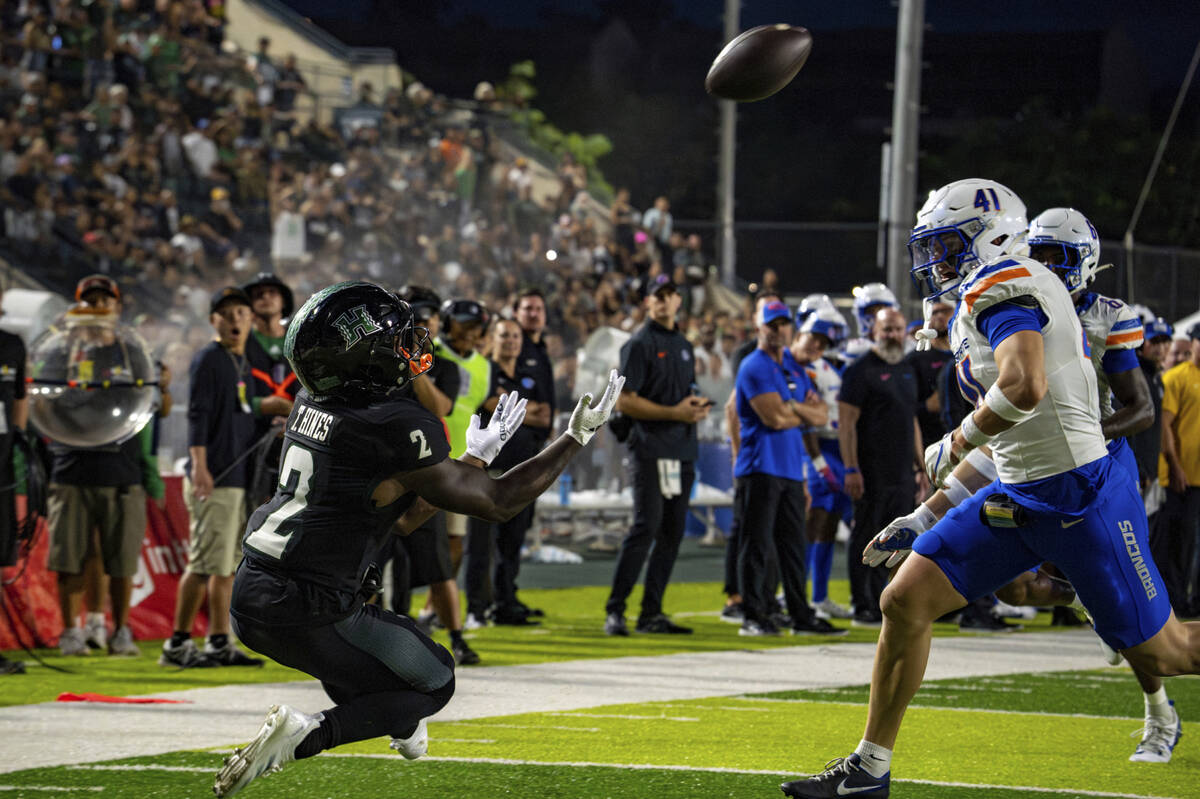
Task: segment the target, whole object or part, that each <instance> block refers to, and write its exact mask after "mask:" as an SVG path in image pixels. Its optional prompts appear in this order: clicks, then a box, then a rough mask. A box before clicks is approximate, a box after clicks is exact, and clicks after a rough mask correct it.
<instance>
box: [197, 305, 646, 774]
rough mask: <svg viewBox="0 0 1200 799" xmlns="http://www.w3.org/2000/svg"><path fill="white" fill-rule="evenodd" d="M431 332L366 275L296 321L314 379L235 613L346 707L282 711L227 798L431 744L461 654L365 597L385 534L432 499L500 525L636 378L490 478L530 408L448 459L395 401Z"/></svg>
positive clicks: (416, 369) (441, 440)
mask: <svg viewBox="0 0 1200 799" xmlns="http://www.w3.org/2000/svg"><path fill="white" fill-rule="evenodd" d="M427 338H428V337H427V335H426V333H425V331H424V330H423V329H422V328H419V327H416V326H415V325H414V323H413V316H412V311H411V309H410V308H409V306H408V304H407V303H405V302H404V301H403V300H400V299H399V298H398V297H396V296H395V295H394V294H392V293H390V292H388V291H386V290H384V289H382V288H380V287H379V286H375V285H373V284H370V283H358V282H350V283H338V284H337V285H334V286H330V287H329V288H326V289H324V290H322V291H319V292H317V293H316V294H314V295H313V296H312V298H311V299H309V301H308V302H307V303H305V304H304V307H303V308H301V309H300V312H299V313H298V314H297V315H296V318H295V320H294V321H293V322H292V323H291V325H290V326H289V328H288V334H287V340H286V342H285V346H284V353H285V355H286V356H287V358H288V360H289V361H291V363H292V367H293V369H294V370H295V373H296V375H297V377H298V378H299V379H300V382H301V383H302V384H303V386H304V388H303V390H302V391H301V392H300V394H299V395H298V396H297V397H296V404H295V407H294V408H293V410H292V414H291V416H290V417H289V418H288V422H287V426H286V433H285V443H284V449H283V461H282V463H281V466H280V476H279V485H278V488H277V490H276V493H275V497H274V498H273V499H272V500H271V501H270V502H268V503H267V504H266V505H263V506H262V507H260V508H259V509H258V510H257V511H255V512H254V514H253V515H252V516H251V517H250V521H249V523H248V524H247V527H246V537H245V539H244V540H243V543H242V547H243V551H244V553H245V555H244V559H243V561H242V564H241V566H240V567H239V568H238V572H237V577H236V579H235V582H234V589H233V601H232V605H231V609H230V610H231V614H232V616H233V626H234V629H235V630H236V632H237V636H238V638H239V639H240V640H241V641H242V642H243V643H244V644H246V645H247V646H249V647H251V648H253V649H255V650H257V651H258V652H260V653H262V654H264V655H267V656H269V657H271V658H273V659H275V660H277V661H278V662H280V663H283V664H285V665H288V666H291V667H293V668H296V669H300V670H301V671H304V672H306V673H308V674H311V675H313V676H314V677H316V678H317V679H319V680H320V681H321V684H322V686H323V687H324V688H325V692H326V693H327V694H328V695H329V697H330V698H331V699H332V700H333V702H334V705H333V707H331V708H329V709H327V710H324V711H323V712H321V713H315V714H312V715H309V714H305V713H301V712H300V711H298V710H295V709H293V708H290V707H287V706H276V707H273V708H271V710H270V712H269V713H268V714H267V718H266V721H265V722H264V724H263V726H262V728H261V729H260V730H259V732H258V735H257V736H256V737H255V738H254V740H253V741H251V742H250V743H249V744H247V745H246V746H245V747H244V748H241V749H239V750H236V751H235V752H234V754H233V755H232V756H230V757H229V758H228V759H227V760H226V762H225V766H224V768H222V769H221V771H220V772H219V773H218V774H217V779H216V783H215V784H214V785H213V791H214V792H215V793H216V795H217V796H230V795H232V794H233V793H236V792H237V791H239V790H241V789H242V788H243V787H245V786H246V784H248V783H249V782H250V781H251V780H253V779H254V778H255V777H257V776H260V775H261V774H263V773H265V772H268V771H270V770H273V769H275V768H277V767H279V766H282V765H284V764H286V763H288V762H290V761H292V760H294V759H297V758H305V757H311V756H313V755H315V754H317V753H318V752H321V751H324V750H326V749H330V748H332V747H334V746H338V745H340V744H344V743H349V742H352V741H361V740H364V739H367V738H374V737H377V736H380V735H390V736H392V739H393V740H392V748H394V749H396V750H398V751H399V752H400V753H401V754H402V755H404V756H405V757H407V758H410V759H411V758H416V757H420V756H421V755H423V754H424V753H425V751H426V748H427V745H428V734H427V732H426V727H425V718H426V717H427V716H430V715H432V714H433V713H436V712H437V711H438V710H440V709H441V708H442V707H444V706H445V704H446V703H447V702H448V701H450V697H451V696H452V695H453V693H454V659H453V658H452V657H451V655H450V653H449V652H447V651H446V650H445V649H444V648H443V647H441V646H440V645H438V644H436V643H434V642H433V641H432V640H431V639H430V638H429V637H428V636H426V635H425V634H424V633H422V632H421V631H420V629H419V628H418V627H417V625H416V624H415V623H414V622H413V621H412V620H411V619H408V618H406V617H403V616H398V615H396V614H394V613H391V612H389V611H387V610H384V609H382V608H381V607H379V606H378V605H375V604H365V603H364V600H365V598H366V597H368V596H370V595H371V594H373V593H374V592H375V590H376V587H377V584H378V570H377V569H376V568H375V567H374V564H373V563H372V562H371V561H372V560H373V558H374V557H375V555H376V554H377V553H378V552H379V551H380V548H381V547H380V544H381V542H382V540H383V537H384V536H386V535H388V534H389V533H390V530H391V528H392V525H393V523H395V522H397V520H399V521H400V527H401V529H402V530H404V531H411V530H412V529H414V528H415V527H416V526H417V525H418V524H419V523H420V522H421V521H423V520H424V519H425V518H427V517H428V516H429V515H431V514H432V513H433V512H434V508H435V507H436V508H444V509H446V510H453V511H455V512H458V513H465V514H469V515H471V516H476V517H479V518H482V519H487V520H488V521H494V522H499V521H503V520H506V519H509V518H511V517H512V516H514V515H516V514H517V513H518V512H519V511H520V510H521V509H522V508H524V507H525V506H526V505H528V504H529V503H531V502H533V501H534V500H535V499H537V497H538V496H540V495H541V494H542V493H543V492H544V491H546V490H547V489H548V488H549V487H550V486H551V485H552V484H553V482H554V480H555V479H556V478H557V477H558V475H559V473H560V472H562V470H563V468H564V467H565V466H566V465H567V462H568V461H569V460H570V459H571V457H572V456H573V455H574V454H575V453H576V452H578V451H579V449H580V448H581V447H582V446H584V445H585V444H587V442H588V441H589V440H590V439H591V437H592V436H593V435H594V434H595V432H596V430H597V429H599V427H600V426H601V425H602V424H603V423H604V422H605V421H606V420H607V419H608V416H609V413H610V412H611V411H612V407H613V405H614V404H615V402H616V399H617V397H618V396H619V395H620V393H621V386H622V384H623V383H624V379H623V378H621V377H620V376H619V375H617V373H616V372H615V371H614V372H613V373H612V375H611V376H610V378H609V382H608V386H607V388H606V389H605V392H604V395H603V396H602V397H601V398H600V400H599V402H598V403H597V404H596V406H595V407H592V406H591V400H592V398H591V395H588V394H585V395H584V396H583V397H582V398H580V400H579V404H578V405H577V406H576V407H575V411H574V413H572V415H571V420H570V422H569V423H568V426H567V432H566V433H564V434H563V435H562V436H560V437H559V438H558V439H557V440H556V441H554V442H553V443H552V444H550V445H549V446H548V447H546V448H545V449H544V450H542V451H541V452H540V453H538V455H537V456H535V457H533V458H530V459H529V460H527V461H524V462H523V463H520V464H518V465H516V466H514V467H513V468H512V469H510V470H508V471H507V472H505V473H504V474H503V475H502V476H500V477H498V478H495V479H492V478H491V477H489V476H488V475H487V473H486V472H485V471H484V470H483V469H482V468H479V467H482V466H486V465H487V464H488V463H490V462H491V460H492V458H494V457H495V456H496V454H497V453H498V452H499V451H500V448H501V447H502V446H503V445H504V443H505V442H506V441H507V440H508V439H509V438H510V437H511V433H512V430H513V429H515V427H516V426H518V425H519V424H520V422H521V419H522V418H523V417H524V411H525V408H524V404H523V403H522V402H520V401H518V400H517V397H516V395H515V394H508V395H506V396H505V397H504V398H502V404H500V405H498V406H497V408H496V411H495V412H494V414H493V416H492V421H491V422H490V423H489V424H488V426H487V427H486V428H481V427H480V425H479V420H478V418H475V419H472V420H471V425H470V429H469V430H468V434H467V450H466V454H465V455H464V456H463V459H462V460H461V461H458V460H450V459H449V458H448V457H447V456H448V453H449V451H450V446H449V444H448V442H447V440H446V430H445V427H444V426H443V425H442V421H441V420H440V419H438V418H437V417H436V416H434V415H433V414H431V413H429V412H428V411H427V410H425V409H424V408H423V407H422V406H421V405H420V404H419V403H418V402H416V401H415V400H413V399H408V398H403V397H401V398H397V397H395V396H394V394H395V393H396V392H397V390H398V389H400V388H402V387H403V386H404V384H405V383H407V382H408V381H409V380H410V379H411V378H412V377H413V376H414V375H417V374H420V373H421V372H422V371H424V370H425V369H428V368H429V366H430V365H431V363H432V356H431V355H429V354H427V353H425V352H424V349H425V346H426V344H427Z"/></svg>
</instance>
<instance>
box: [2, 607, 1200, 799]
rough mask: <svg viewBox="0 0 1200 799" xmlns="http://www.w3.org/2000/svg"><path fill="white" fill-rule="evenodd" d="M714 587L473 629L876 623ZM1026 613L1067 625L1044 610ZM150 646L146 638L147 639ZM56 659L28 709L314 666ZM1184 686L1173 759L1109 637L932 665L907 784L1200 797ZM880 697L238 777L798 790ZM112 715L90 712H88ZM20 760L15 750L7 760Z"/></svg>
mask: <svg viewBox="0 0 1200 799" xmlns="http://www.w3.org/2000/svg"><path fill="white" fill-rule="evenodd" d="M838 588H839V589H841V590H840V591H839V592H835V595H837V594H838V593H841V594H844V590H845V589H844V584H843V585H841V586H838ZM715 590H716V586H713V585H708V584H691V585H681V586H675V587H673V588H672V595H671V596H670V600H671V601H670V605H669V606H668V610H669V611H671V612H673V613H674V614H675V615H676V616H677V617H681V618H682V619H688V620H689V622H690V623H692V624H694V625H695V627H696V634H695V635H694V636H691V637H686V638H680V637H670V638H658V637H653V638H652V637H648V636H634V637H632V638H631V639H628V640H626V641H623V642H622V641H616V640H614V639H610V638H607V637H606V636H604V635H603V633H602V632H600V631H599V622H600V617H599V616H598V614H597V610H596V600H597V598H598V596H600V594H599V593H597V592H600V589H594V588H577V589H563V590H558V591H545V592H534V591H528V592H525V593H526V599H527V601H531V602H532V603H534V604H540V605H541V606H542V607H544V608H546V610H547V613H548V618H547V623H546V625H544V627H543V628H525V629H514V628H489V629H486V630H481V631H479V632H478V633H475V634H474V635H473V637H472V641H473V645H474V646H475V647H476V648H477V649H478V650H479V651H480V652H481V654H483V656H484V658H485V662H486V663H487V664H488V665H512V664H518V663H537V662H548V661H555V660H579V659H596V660H599V659H609V658H617V657H620V656H622V655H667V654H670V653H677V652H719V651H729V652H736V651H745V650H757V649H762V648H772V649H774V648H779V647H795V646H797V645H808V646H818V647H827V648H828V649H827V650H821V651H828V652H830V653H834V652H836V648H837V647H839V646H841V645H842V643H844V642H847V641H849V642H859V643H863V642H868V641H871V640H873V638H874V635H875V632H874V631H871V630H856V631H855V632H854V633H853V634H852V635H851V636H848V637H847V638H845V639H836V640H831V639H800V638H790V637H789V638H782V639H777V640H774V641H767V642H762V641H757V640H750V641H747V639H744V638H739V637H738V636H737V635H736V628H735V627H733V626H732V625H728V624H724V623H722V622H720V621H719V620H718V619H717V618H716V616H715V614H714V612H713V611H714V601H717V600H715V599H714V596H715V594H714V592H715ZM842 598H844V596H843V597H842ZM685 614H692V615H685ZM1029 627H1030V629H1031V630H1032V631H1035V632H1050V631H1051V630H1050V628H1049V626H1048V618H1046V617H1045V616H1043V617H1039V619H1037V620H1035V621H1034V622H1032V623H1031V624H1030V625H1029ZM938 633H939V635H943V636H949V635H955V634H956V630H955V628H953V627H951V626H949V625H944V626H943V625H939V629H938ZM152 647H153V644H151V643H149V642H146V643H145V644H144V648H145V649H146V650H150V649H151V648H152ZM48 662H50V663H51V664H53V665H66V666H68V667H69V668H71V669H72V671H73V673H72V674H59V673H56V672H52V671H50V670H48V669H46V668H44V667H40V666H33V667H31V668H30V674H28V675H26V676H25V677H24V678H18V677H14V678H5V679H4V680H3V682H0V703H3V704H4V705H8V706H9V707H10V708H14V706H19V705H22V704H26V703H30V702H40V701H47V700H48V699H52V698H53V696H55V695H57V692H61V691H94V692H98V693H110V694H123V695H133V694H145V693H157V692H163V691H174V690H179V689H183V688H190V687H203V686H206V685H212V684H215V683H219V682H221V681H222V680H224V681H225V682H264V683H271V682H281V681H289V680H301V679H307V678H305V677H304V675H300V674H297V673H296V672H291V671H289V670H286V669H283V668H282V667H279V666H275V665H270V666H268V667H266V668H263V669H251V670H242V671H232V670H214V671H205V672H175V671H168V670H165V669H161V668H159V667H157V666H155V665H154V663H153V659H152V657H151V655H150V654H149V652H147V655H146V656H145V657H143V658H141V659H140V660H136V661H116V660H114V659H110V658H102V657H94V658H86V659H77V660H75V661H71V662H67V661H64V660H63V659H61V658H53V657H51V658H49V660H48ZM604 662H605V663H606V664H613V663H615V664H617V665H618V666H619V664H620V661H619V660H605V661H604ZM1048 668H1049V666H1048ZM685 678H686V675H681V679H685ZM459 679H460V681H467V680H469V679H470V673H469V670H462V673H460V677H459ZM21 680H24V681H25V683H24V685H23V686H22V685H19V682H20V681H21ZM1167 685H1168V691H1169V693H1170V695H1171V697H1172V698H1173V699H1174V700H1175V701H1176V703H1177V708H1178V709H1179V712H1180V715H1181V717H1182V718H1183V719H1184V737H1183V739H1182V740H1181V742H1180V744H1179V746H1178V748H1177V749H1176V752H1175V755H1174V758H1173V760H1172V762H1171V763H1169V764H1166V765H1157V764H1139V763H1130V762H1129V761H1128V757H1129V755H1130V754H1131V753H1132V751H1133V748H1134V746H1135V744H1136V741H1137V738H1136V737H1131V734H1134V733H1135V732H1136V731H1137V730H1139V728H1140V727H1141V721H1142V719H1141V716H1142V702H1141V697H1140V692H1139V691H1138V689H1137V686H1136V683H1135V682H1134V680H1133V678H1132V676H1131V675H1130V673H1129V671H1128V670H1127V669H1125V668H1104V667H1102V664H1101V661H1100V660H1099V657H1098V650H1097V668H1095V669H1089V670H1084V671H1046V672H1039V673H1036V674H1006V675H1004V676H997V677H972V678H969V679H966V678H962V679H957V678H956V679H944V680H936V681H931V682H929V683H927V684H926V685H925V686H924V687H923V688H922V691H921V692H920V693H919V694H918V697H917V700H916V702H915V703H914V706H913V707H912V708H911V709H910V710H909V712H908V715H907V717H906V720H905V725H904V729H903V731H902V732H901V736H900V740H899V742H898V743H897V747H896V755H895V760H894V768H893V777H894V780H893V787H892V796H894V797H913V798H914V799H925V798H928V799H935V798H936V799H950V798H951V797H964V798H965V799H993V798H994V799H1009V797H1093V796H1101V797H1103V796H1107V797H1179V798H1181V799H1183V798H1186V797H1197V799H1200V742H1197V741H1195V740H1194V739H1193V737H1192V736H1193V735H1195V736H1196V737H1197V738H1200V724H1198V723H1197V722H1200V679H1196V678H1177V679H1174V680H1170V681H1168V683H1167ZM552 688H553V686H547V690H551V689H552ZM567 688H569V686H567ZM866 698H867V693H866V688H865V686H861V685H857V686H856V685H845V686H840V687H830V688H822V689H818V690H781V691H772V692H766V693H755V694H752V695H740V696H713V697H708V698H700V699H686V700H679V699H676V700H670V701H649V702H637V703H630V702H623V701H622V698H621V696H620V695H619V694H616V695H612V696H610V697H608V699H606V700H605V701H603V702H599V703H597V704H595V705H592V706H588V707H583V708H580V709H576V710H567V711H553V712H536V713H520V714H515V715H503V716H485V717H481V718H471V719H465V720H460V721H437V720H434V721H432V722H430V725H429V729H430V749H429V755H428V756H427V757H426V758H423V759H421V760H419V761H415V762H409V761H405V760H403V759H402V758H400V757H399V756H398V755H396V754H395V753H393V752H391V751H390V750H389V749H388V748H387V739H385V738H380V739H376V740H371V741H363V742H360V743H357V744H352V745H348V746H345V747H341V748H340V749H337V750H335V751H333V752H330V753H326V754H325V755H322V756H320V757H317V758H313V759H310V760H307V761H303V762H299V763H294V764H291V765H289V766H287V767H286V768H285V769H284V770H283V771H282V772H280V773H279V774H275V775H271V776H269V777H264V778H261V779H259V780H257V781H255V782H254V783H253V784H251V786H250V787H248V788H247V789H246V791H245V792H244V793H242V794H241V795H242V796H246V797H249V798H250V799H255V797H262V798H263V799H268V798H269V797H287V799H324V797H346V796H354V797H385V796H397V797H454V796H484V797H488V796H521V797H639V798H641V797H735V796H736V797H754V796H762V797H772V796H781V795H782V794H780V793H779V791H778V784H779V782H781V781H782V780H784V779H791V778H793V777H795V776H796V775H799V774H807V773H813V772H815V771H819V770H820V769H821V768H822V766H823V765H824V763H825V762H826V761H827V760H829V759H831V758H834V757H838V756H841V755H845V754H847V753H848V752H849V751H851V750H852V749H853V747H854V745H855V744H856V743H857V742H858V739H859V737H860V736H861V732H862V725H863V721H864V719H865V714H866ZM269 701H270V688H269V686H264V687H263V703H264V705H265V704H266V703H269ZM95 707H96V706H90V707H89V708H88V709H89V710H91V709H93V708H95ZM160 707H161V706H160ZM14 709H20V708H14ZM264 710H265V707H264ZM95 717H96V714H94V713H93V714H89V716H88V717H87V718H89V719H93V718H95ZM0 718H3V717H2V716H0ZM246 718H248V717H245V716H241V717H238V718H237V719H236V720H231V722H230V730H231V732H230V742H229V743H230V745H233V744H235V743H240V742H241V741H244V740H245V739H247V738H249V737H250V736H251V735H253V733H254V730H255V728H256V724H257V722H247V721H246V720H245V719H246ZM0 724H2V727H3V729H4V730H5V735H20V734H21V730H20V729H15V728H13V727H12V726H9V725H8V723H7V722H0ZM248 724H249V726H247V725H248ZM119 734H120V731H119V730H105V729H103V728H102V726H98V725H97V724H95V723H94V722H92V721H89V722H87V723H85V724H82V725H81V728H80V735H81V736H92V737H93V739H94V738H95V736H104V735H118V736H119ZM64 746H67V742H64ZM223 751H225V750H223V749H213V750H202V751H195V750H192V751H175V752H170V753H167V754H161V755H155V756H149V757H136V758H125V759H119V760H118V759H112V760H105V759H100V760H92V759H88V760H89V762H70V763H64V764H63V765H58V766H54V767H48V768H36V769H25V770H15V771H8V773H4V774H0V797H9V796H15V797H25V796H28V797H49V796H67V797H70V796H102V797H103V796H115V797H164V798H165V797H172V798H174V797H203V796H211V795H212V794H211V788H210V786H211V783H212V777H213V774H214V773H215V771H216V769H217V768H219V766H220V763H221V759H222V756H223ZM13 766H14V764H12V763H9V764H7V768H8V769H11V768H13Z"/></svg>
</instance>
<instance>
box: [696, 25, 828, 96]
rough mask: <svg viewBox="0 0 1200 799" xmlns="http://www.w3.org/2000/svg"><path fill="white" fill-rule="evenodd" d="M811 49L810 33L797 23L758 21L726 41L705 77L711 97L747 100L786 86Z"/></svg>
mask: <svg viewBox="0 0 1200 799" xmlns="http://www.w3.org/2000/svg"><path fill="white" fill-rule="evenodd" d="M810 52H812V34H810V33H809V32H808V30H807V29H805V28H801V27H799V26H796V25H784V24H782V23H781V24H778V25H760V26H759V27H757V28H751V29H750V30H748V31H746V32H744V33H741V34H738V36H737V37H736V38H734V39H733V40H732V41H731V42H729V44H727V45H725V46H724V47H723V48H722V49H721V52H719V53H717V57H716V58H714V59H713V62H712V66H711V67H709V68H708V77H706V78H705V79H704V88H705V89H706V90H707V91H708V93H709V94H711V95H713V96H714V97H720V98H723V99H725V100H736V101H738V102H739V103H749V102H753V101H755V100H762V99H764V98H766V97H770V96H771V95H772V94H774V93H775V92H777V91H779V90H780V89H782V88H783V87H784V86H787V85H788V83H789V82H790V81H791V80H792V78H794V77H796V73H797V72H799V71H800V67H802V66H804V62H805V61H807V60H808V54H809V53H810Z"/></svg>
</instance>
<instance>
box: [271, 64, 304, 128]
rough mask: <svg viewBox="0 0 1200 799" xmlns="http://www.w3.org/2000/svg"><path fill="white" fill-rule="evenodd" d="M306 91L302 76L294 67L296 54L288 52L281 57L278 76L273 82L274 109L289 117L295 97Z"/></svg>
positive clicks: (294, 106) (294, 108) (294, 107)
mask: <svg viewBox="0 0 1200 799" xmlns="http://www.w3.org/2000/svg"><path fill="white" fill-rule="evenodd" d="M306 91H308V84H307V83H305V81H304V76H303V75H302V74H300V70H299V69H298V68H297V67H296V56H295V55H294V54H292V53H288V54H287V57H285V58H284V59H283V66H282V67H281V68H280V70H279V77H278V79H277V80H276V82H275V110H276V112H278V113H279V114H280V115H282V116H285V117H287V118H290V116H291V114H292V112H293V111H295V110H296V98H297V97H298V96H299V95H300V93H301V92H306Z"/></svg>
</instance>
